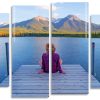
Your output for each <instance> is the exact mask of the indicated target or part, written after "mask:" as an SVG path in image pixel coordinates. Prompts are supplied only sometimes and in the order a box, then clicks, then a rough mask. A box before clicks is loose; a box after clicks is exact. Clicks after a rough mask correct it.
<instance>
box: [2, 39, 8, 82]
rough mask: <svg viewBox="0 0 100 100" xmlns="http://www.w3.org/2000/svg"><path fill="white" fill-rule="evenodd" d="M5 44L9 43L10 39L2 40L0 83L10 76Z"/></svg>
mask: <svg viewBox="0 0 100 100" xmlns="http://www.w3.org/2000/svg"><path fill="white" fill-rule="evenodd" d="M5 43H8V38H0V82H2V81H3V80H4V79H5V78H6V77H7V76H8V74H7V58H6V46H5Z"/></svg>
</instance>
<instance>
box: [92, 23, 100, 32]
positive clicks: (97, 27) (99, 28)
mask: <svg viewBox="0 0 100 100" xmlns="http://www.w3.org/2000/svg"><path fill="white" fill-rule="evenodd" d="M91 31H92V32H100V25H99V24H95V23H91Z"/></svg>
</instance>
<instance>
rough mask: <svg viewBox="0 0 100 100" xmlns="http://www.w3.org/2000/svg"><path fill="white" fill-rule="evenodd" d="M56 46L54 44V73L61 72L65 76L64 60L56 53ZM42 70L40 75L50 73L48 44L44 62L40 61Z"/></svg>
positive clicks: (43, 56)
mask: <svg viewBox="0 0 100 100" xmlns="http://www.w3.org/2000/svg"><path fill="white" fill-rule="evenodd" d="M55 50H56V49H55V46H54V45H53V44H52V73H56V72H58V71H59V72H60V73H63V74H64V71H63V70H62V68H61V64H62V60H61V59H60V57H59V54H57V53H55ZM40 65H41V66H42V67H41V70H40V71H39V74H42V73H49V44H46V53H43V55H42V60H41V61H40Z"/></svg>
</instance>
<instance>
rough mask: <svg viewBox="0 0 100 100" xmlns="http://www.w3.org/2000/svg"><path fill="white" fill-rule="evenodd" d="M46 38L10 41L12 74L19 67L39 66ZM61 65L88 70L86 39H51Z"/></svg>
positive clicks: (23, 38)
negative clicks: (71, 65) (74, 65)
mask: <svg viewBox="0 0 100 100" xmlns="http://www.w3.org/2000/svg"><path fill="white" fill-rule="evenodd" d="M46 43H48V38H47V37H16V38H13V40H12V47H13V48H12V58H13V61H12V62H13V72H14V71H15V70H16V69H17V68H19V67H20V66H21V65H31V64H36V65H37V64H39V63H38V62H39V60H40V59H41V56H42V54H43V53H44V52H45V44H46ZM52 43H54V44H55V46H56V52H58V53H59V54H60V56H61V59H62V60H63V64H80V65H81V66H82V67H83V68H85V69H86V70H88V39H86V38H66V37H61V38H60V37H53V38H52Z"/></svg>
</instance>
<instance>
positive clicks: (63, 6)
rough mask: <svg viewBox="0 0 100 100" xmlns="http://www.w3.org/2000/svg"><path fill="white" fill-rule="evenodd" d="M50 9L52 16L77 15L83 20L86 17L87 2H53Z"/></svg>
mask: <svg viewBox="0 0 100 100" xmlns="http://www.w3.org/2000/svg"><path fill="white" fill-rule="evenodd" d="M52 9H53V13H52V16H53V17H57V18H63V17H66V16H67V15H69V14H71V15H77V16H78V17H79V18H81V19H83V20H85V21H87V19H88V3H86V2H71V3H70V2H69V3H55V4H53V5H52Z"/></svg>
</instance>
